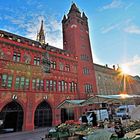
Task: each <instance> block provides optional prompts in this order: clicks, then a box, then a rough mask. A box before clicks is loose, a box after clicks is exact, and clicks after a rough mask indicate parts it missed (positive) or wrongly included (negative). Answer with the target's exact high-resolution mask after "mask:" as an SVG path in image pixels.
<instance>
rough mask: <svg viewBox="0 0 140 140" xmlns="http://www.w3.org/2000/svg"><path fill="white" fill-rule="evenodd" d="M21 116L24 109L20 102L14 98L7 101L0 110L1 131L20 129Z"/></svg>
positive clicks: (21, 123)
mask: <svg viewBox="0 0 140 140" xmlns="http://www.w3.org/2000/svg"><path fill="white" fill-rule="evenodd" d="M23 117H24V111H23V107H22V106H21V105H20V103H18V102H17V101H15V100H13V101H11V102H8V103H7V104H6V105H5V106H3V108H2V110H1V112H0V120H2V121H3V124H2V126H1V129H2V132H7V131H8V132H9V131H11V132H17V131H22V125H23ZM11 120H12V121H11Z"/></svg>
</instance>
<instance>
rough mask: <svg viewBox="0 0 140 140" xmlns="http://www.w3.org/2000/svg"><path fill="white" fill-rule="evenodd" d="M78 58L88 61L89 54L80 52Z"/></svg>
mask: <svg viewBox="0 0 140 140" xmlns="http://www.w3.org/2000/svg"><path fill="white" fill-rule="evenodd" d="M80 58H81V60H84V61H89V56H87V55H86V54H81V56H80Z"/></svg>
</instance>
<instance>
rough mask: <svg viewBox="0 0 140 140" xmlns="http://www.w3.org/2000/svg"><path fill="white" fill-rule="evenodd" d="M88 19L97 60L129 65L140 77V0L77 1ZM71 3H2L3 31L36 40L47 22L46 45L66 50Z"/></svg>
mask: <svg viewBox="0 0 140 140" xmlns="http://www.w3.org/2000/svg"><path fill="white" fill-rule="evenodd" d="M73 2H75V3H76V5H77V6H78V8H79V9H80V11H81V12H82V11H84V12H85V13H86V15H87V16H88V21H89V29H90V39H91V46H92V51H93V60H94V62H95V63H98V64H102V65H105V64H108V66H109V67H112V65H114V64H115V65H117V64H119V65H120V66H122V65H125V66H126V67H128V68H129V74H131V75H140V8H139V7H140V0H73ZM71 4H72V1H71V0H59V1H57V0H14V1H12V0H6V1H5V0H0V29H1V30H6V31H9V32H12V33H15V34H19V35H22V36H25V37H28V38H31V39H36V33H37V31H38V30H39V27H40V21H41V20H42V19H43V20H44V21H45V33H46V42H48V43H49V44H50V45H54V46H55V47H59V48H62V28H61V27H62V25H61V20H62V17H63V15H64V14H67V13H68V10H69V8H70V6H71Z"/></svg>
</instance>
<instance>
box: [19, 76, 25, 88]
mask: <svg viewBox="0 0 140 140" xmlns="http://www.w3.org/2000/svg"><path fill="white" fill-rule="evenodd" d="M24 82H25V78H24V77H21V78H20V89H24Z"/></svg>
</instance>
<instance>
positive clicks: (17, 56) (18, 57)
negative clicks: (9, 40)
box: [13, 52, 20, 62]
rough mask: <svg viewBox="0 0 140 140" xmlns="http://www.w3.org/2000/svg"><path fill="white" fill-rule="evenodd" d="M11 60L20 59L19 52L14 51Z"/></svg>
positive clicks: (16, 60) (17, 60)
mask: <svg viewBox="0 0 140 140" xmlns="http://www.w3.org/2000/svg"><path fill="white" fill-rule="evenodd" d="M13 61H15V62H19V61H20V53H18V52H14V54H13Z"/></svg>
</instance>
